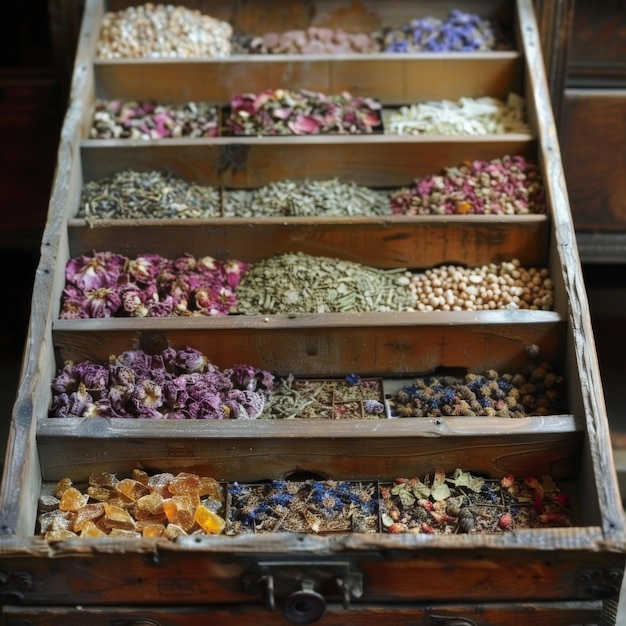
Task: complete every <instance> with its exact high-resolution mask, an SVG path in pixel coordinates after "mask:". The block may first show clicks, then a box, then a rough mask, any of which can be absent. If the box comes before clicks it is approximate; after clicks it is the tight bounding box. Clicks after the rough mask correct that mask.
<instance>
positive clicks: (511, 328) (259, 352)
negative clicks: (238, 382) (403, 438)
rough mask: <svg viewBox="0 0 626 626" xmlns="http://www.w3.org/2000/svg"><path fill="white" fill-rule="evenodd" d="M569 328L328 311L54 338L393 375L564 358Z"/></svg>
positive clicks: (61, 353) (61, 347) (144, 323)
mask: <svg viewBox="0 0 626 626" xmlns="http://www.w3.org/2000/svg"><path fill="white" fill-rule="evenodd" d="M563 333H564V324H563V321H562V319H561V318H560V317H559V316H558V315H557V314H556V313H552V312H549V311H545V312H544V311H479V312H464V313H463V312H462V313H453V312H449V313H441V312H434V313H426V312H424V313H421V312H417V313H326V314H298V315H296V316H295V317H290V316H287V315H271V316H266V317H263V316H228V317H213V318H198V317H194V318H191V317H185V318H177V319H175V320H172V319H167V318H160V319H159V318H153V319H147V320H138V319H134V320H132V319H123V318H118V319H108V320H107V319H102V320H75V321H72V320H59V321H57V322H55V324H54V330H53V342H54V351H55V354H56V356H57V359H58V365H59V366H61V365H62V363H64V362H65V361H67V360H72V361H75V362H78V361H85V360H93V361H96V362H104V361H106V360H107V359H108V358H109V355H111V354H120V353H121V352H123V351H125V350H130V349H136V348H138V347H139V346H140V345H143V346H144V349H147V350H149V348H150V345H156V346H170V347H173V348H176V349H182V348H184V347H185V346H187V345H190V346H194V347H195V348H196V349H198V350H200V351H201V352H203V353H204V354H205V355H206V356H207V357H208V358H209V360H210V361H211V362H213V363H215V364H216V365H217V366H218V367H221V368H227V367H232V366H233V365H234V364H236V363H247V364H250V365H254V366H256V367H262V368H264V369H268V370H270V371H271V372H274V373H275V374H279V375H287V374H290V373H291V374H296V375H301V376H313V375H318V376H326V375H327V376H334V375H337V376H345V375H346V374H349V373H350V372H353V371H355V370H358V372H359V374H361V375H387V376H389V375H394V374H395V375H411V374H413V373H419V372H430V371H433V370H434V369H435V368H437V367H465V368H471V369H472V371H482V370H484V369H489V368H494V369H497V370H500V371H509V372H510V371H521V369H522V368H523V367H524V365H525V364H526V363H527V357H526V356H525V352H524V351H525V348H526V346H529V345H531V344H536V345H538V346H539V347H540V350H541V355H542V358H545V359H546V360H550V361H552V362H553V363H562V360H563V358H564V354H565V353H564V348H565V344H564V337H563ZM287 337H288V340H287V341H286V338H287ZM161 349H162V348H161Z"/></svg>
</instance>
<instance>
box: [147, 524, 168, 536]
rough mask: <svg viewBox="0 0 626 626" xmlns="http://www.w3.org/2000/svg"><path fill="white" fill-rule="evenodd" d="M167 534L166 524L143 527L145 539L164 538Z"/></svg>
mask: <svg viewBox="0 0 626 626" xmlns="http://www.w3.org/2000/svg"><path fill="white" fill-rule="evenodd" d="M164 534H165V524H154V523H150V524H146V525H145V526H144V527H143V536H144V537H163V535H164Z"/></svg>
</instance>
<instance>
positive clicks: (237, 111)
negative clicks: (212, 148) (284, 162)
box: [225, 89, 382, 135]
mask: <svg viewBox="0 0 626 626" xmlns="http://www.w3.org/2000/svg"><path fill="white" fill-rule="evenodd" d="M230 105H231V112H230V116H229V117H228V118H227V119H226V122H225V126H226V128H227V129H228V131H229V132H230V133H231V134H233V135H318V134H324V133H338V134H363V133H372V132H374V130H377V129H379V127H380V126H381V115H380V111H381V108H382V106H381V104H380V102H378V101H377V100H374V99H373V98H353V97H352V95H351V94H349V93H347V92H344V93H341V94H337V95H326V94H323V93H318V92H314V91H308V90H305V89H300V90H289V89H266V90H264V91H262V92H261V93H259V94H253V93H242V94H238V95H236V96H234V97H233V98H232V99H231V102H230Z"/></svg>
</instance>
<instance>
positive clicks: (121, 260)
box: [59, 252, 248, 319]
mask: <svg viewBox="0 0 626 626" xmlns="http://www.w3.org/2000/svg"><path fill="white" fill-rule="evenodd" d="M247 269H248V265H247V264H245V263H242V262H241V261H235V260H230V261H224V262H222V261H218V260H216V259H214V258H212V257H208V256H206V257H202V258H198V259H196V258H195V257H194V256H192V255H190V254H187V255H185V256H182V257H179V258H178V259H174V260H170V259H165V258H163V257H161V256H160V255H158V254H144V255H140V256H138V257H136V258H135V259H132V260H131V259H129V258H127V257H125V256H123V255H121V254H114V253H112V252H96V253H95V254H94V256H92V257H88V256H84V255H82V256H79V257H75V258H72V259H70V260H69V261H68V262H67V265H66V267H65V281H66V284H65V289H64V290H63V298H62V305H61V311H60V313H59V317H60V318H61V319H79V318H83V319H84V318H103V317H169V316H173V315H227V314H228V313H231V312H233V311H234V310H236V307H237V299H236V296H235V292H234V290H235V289H236V287H237V285H238V284H239V281H240V279H241V276H242V275H243V274H244V273H245V272H246V271H247Z"/></svg>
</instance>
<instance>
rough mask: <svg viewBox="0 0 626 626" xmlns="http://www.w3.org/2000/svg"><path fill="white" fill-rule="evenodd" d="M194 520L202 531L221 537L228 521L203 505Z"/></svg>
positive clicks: (197, 509) (197, 510)
mask: <svg viewBox="0 0 626 626" xmlns="http://www.w3.org/2000/svg"><path fill="white" fill-rule="evenodd" d="M194 519H195V520H196V522H198V524H199V525H200V527H201V528H202V530H204V532H205V533H208V534H209V535H219V534H220V533H221V532H222V531H223V530H224V527H225V526H226V521H225V520H224V519H223V518H221V517H220V516H219V515H217V514H215V513H213V511H209V509H207V508H206V507H204V506H202V505H200V506H199V507H197V508H196V512H195V513H194Z"/></svg>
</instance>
